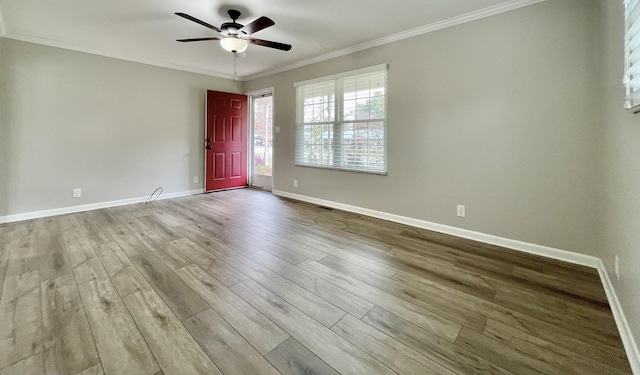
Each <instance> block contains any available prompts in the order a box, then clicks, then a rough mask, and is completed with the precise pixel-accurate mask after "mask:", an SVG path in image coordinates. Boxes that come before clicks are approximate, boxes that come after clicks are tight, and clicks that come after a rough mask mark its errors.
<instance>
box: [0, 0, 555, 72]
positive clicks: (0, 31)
mask: <svg viewBox="0 0 640 375" xmlns="http://www.w3.org/2000/svg"><path fill="white" fill-rule="evenodd" d="M543 1H546V0H512V1H509V2H506V3H502V4H499V5H494V6H491V7H488V8H484V9H480V10H477V11H474V12H470V13H466V14H463V15H460V16H456V17H452V18H449V19H446V20H442V21H438V22H434V23H431V24H428V25H424V26H420V27H417V28H414V29H411V30H407V31H403V32H400V33H397V34H392V35H389V36H386V37H382V38H379V39H375V40H372V41H369V42H365V43H361V44H357V45H355V46H351V47H347V48H343V49H341V50H338V51H333V52H329V53H326V54H323V55H320V56H316V57H312V58H309V59H305V60H301V61H298V62H296V63H293V64H289V65H285V66H282V67H280V68H277V69H273V70H268V71H265V72H262V73H257V74H252V75H247V76H239V77H236V81H240V82H244V81H250V80H254V79H258V78H263V77H267V76H270V75H273V74H277V73H282V72H286V71H289V70H293V69H297V68H301V67H303V66H307V65H311V64H315V63H318V62H322V61H326V60H330V59H333V58H336V57H341V56H345V55H348V54H351V53H354V52H358V51H363V50H366V49H369V48H373V47H378V46H382V45H385V44H389V43H393V42H397V41H400V40H403V39H407V38H412V37H415V36H419V35H423V34H427V33H430V32H434V31H438V30H442V29H445V28H448V27H452V26H457V25H461V24H464V23H467V22H472V21H476V20H479V19H482V18H486V17H491V16H495V15H498V14H501V13H506V12H510V11H512V10H516V9H520V8H524V7H527V6H530V5H534V4H538V3H541V2H543ZM0 36H2V37H4V38H8V39H15V40H20V41H23V42H29V43H36V44H42V45H46V46H50V47H57V48H63V49H68V50H72V51H77V52H84V53H89V54H92V55H98V56H105V57H111V58H114V59H118V60H125V61H131V62H136V63H140V64H146V65H152V66H158V67H162V68H168V69H173V70H180V71H184V72H189V73H196V74H202V75H207V76H211V77H217V78H222V79H228V80H232V79H233V76H232V75H228V74H220V73H216V72H213V71H209V70H204V69H198V68H193V67H189V66H184V65H178V64H170V63H164V62H160V61H155V60H149V59H144V58H139V57H136V56H126V55H120V54H117V53H111V52H109V51H102V50H99V49H92V48H85V47H79V46H75V45H71V44H67V43H64V42H61V41H58V40H53V39H47V38H42V37H37V36H30V35H18V34H11V33H7V31H6V28H5V23H4V20H3V18H2V13H1V12H0Z"/></svg>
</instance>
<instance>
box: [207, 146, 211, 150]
mask: <svg viewBox="0 0 640 375" xmlns="http://www.w3.org/2000/svg"><path fill="white" fill-rule="evenodd" d="M205 148H206V149H207V150H211V149H212V148H213V146H207V147H205Z"/></svg>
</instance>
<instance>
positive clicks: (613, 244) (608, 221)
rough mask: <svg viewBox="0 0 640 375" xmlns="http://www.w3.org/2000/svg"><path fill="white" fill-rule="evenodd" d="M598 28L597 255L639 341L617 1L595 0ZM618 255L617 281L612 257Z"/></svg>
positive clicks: (637, 249)
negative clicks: (599, 182)
mask: <svg viewBox="0 0 640 375" xmlns="http://www.w3.org/2000/svg"><path fill="white" fill-rule="evenodd" d="M600 7H601V11H600V12H601V29H602V48H603V49H602V53H601V56H602V74H601V78H602V84H603V92H604V97H603V101H602V104H603V109H604V113H603V114H604V117H603V123H602V125H601V126H602V129H603V137H602V143H603V146H604V147H603V148H604V154H603V168H602V177H601V178H602V181H603V182H604V189H603V212H602V218H603V244H605V246H602V247H601V249H600V252H599V253H598V254H597V255H598V256H599V257H601V258H602V260H603V261H604V264H605V266H606V267H607V272H608V274H609V276H610V278H611V279H612V280H611V281H612V282H613V286H614V288H615V290H616V294H617V295H618V298H619V299H620V303H621V305H622V308H623V310H624V312H625V314H626V317H627V320H628V322H629V326H630V328H631V330H632V332H633V334H634V336H635V338H636V343H639V342H638V340H640V271H639V270H638V266H639V265H640V114H636V115H632V114H630V113H627V112H626V111H625V110H624V109H623V107H622V105H623V102H624V88H623V87H622V84H621V82H622V75H623V68H624V60H623V56H624V52H623V51H624V44H623V34H624V19H623V14H624V13H623V9H622V2H621V1H610V0H600ZM616 255H617V256H619V258H620V280H619V281H618V280H617V279H616V277H615V273H614V270H613V260H614V257H615V256H616Z"/></svg>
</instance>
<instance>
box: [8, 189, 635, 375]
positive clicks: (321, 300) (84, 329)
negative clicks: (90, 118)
mask: <svg viewBox="0 0 640 375" xmlns="http://www.w3.org/2000/svg"><path fill="white" fill-rule="evenodd" d="M0 293H1V294H0V375H7V374H44V373H47V374H103V373H104V374H149V375H153V374H165V375H169V374H225V375H239V374H357V375H363V374H394V373H399V374H434V375H435V374H438V375H442V374H513V375H521V374H579V375H586V374H598V375H602V374H630V373H631V370H630V367H629V363H628V361H627V358H626V356H625V353H624V350H623V347H622V343H621V341H620V337H619V335H618V332H617V329H616V326H615V323H614V320H613V316H612V314H611V310H610V308H609V305H608V303H607V299H606V297H605V293H604V290H603V288H602V285H601V283H600V281H599V279H598V275H597V272H596V271H595V270H594V269H589V268H585V267H581V266H576V265H571V264H566V263H562V262H559V261H554V260H549V259H545V258H540V257H536V256H531V255H527V254H523V253H520V252H516V251H512V250H507V249H502V248H499V247H496V246H490V245H485V244H480V243H477V242H474V241H470V240H465V239H461V238H456V237H451V236H447V235H443V234H439V233H435V232H429V231H426V230H421V229H416V228H412V227H407V226H404V225H400V224H395V223H390V222H385V221H382V220H378V219H373V218H369V217H365V216H361V215H356V214H351V213H346V212H340V211H334V210H329V209H326V208H321V207H316V206H313V205H310V204H306V203H300V202H294V201H290V200H286V199H281V198H277V197H275V196H273V195H271V194H269V193H265V192H261V191H255V190H250V189H242V190H232V191H224V192H218V193H213V194H203V195H197V196H191V197H185V198H177V199H168V200H162V201H156V202H154V203H152V204H148V205H146V204H136V205H129V206H123V207H117V208H110V209H104V210H97V211H89V212H83V213H77V214H71V215H65V216H58V217H52V218H43V219H38V220H31V221H23V222H17V223H11V224H4V225H0Z"/></svg>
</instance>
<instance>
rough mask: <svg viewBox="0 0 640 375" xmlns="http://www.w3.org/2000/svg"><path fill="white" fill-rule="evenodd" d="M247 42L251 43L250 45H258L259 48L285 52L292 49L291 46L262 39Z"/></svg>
mask: <svg viewBox="0 0 640 375" xmlns="http://www.w3.org/2000/svg"><path fill="white" fill-rule="evenodd" d="M247 41H249V43H252V44H257V45H259V46H263V47H269V48H275V49H279V50H283V51H288V50H290V49H291V44H284V43H278V42H271V41H269V40H262V39H255V38H247Z"/></svg>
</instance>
